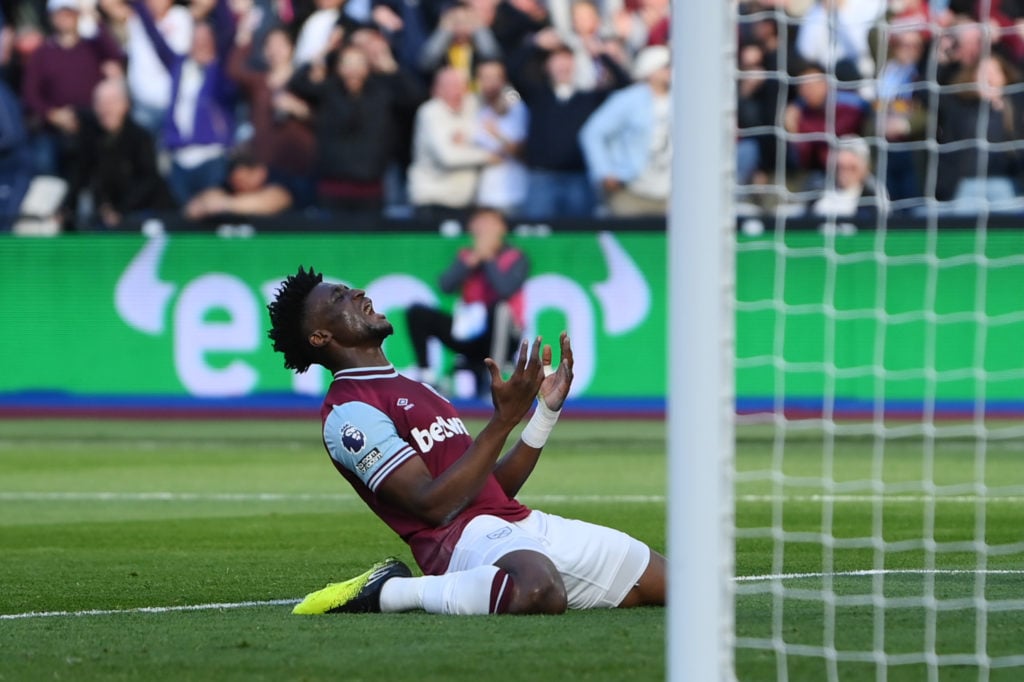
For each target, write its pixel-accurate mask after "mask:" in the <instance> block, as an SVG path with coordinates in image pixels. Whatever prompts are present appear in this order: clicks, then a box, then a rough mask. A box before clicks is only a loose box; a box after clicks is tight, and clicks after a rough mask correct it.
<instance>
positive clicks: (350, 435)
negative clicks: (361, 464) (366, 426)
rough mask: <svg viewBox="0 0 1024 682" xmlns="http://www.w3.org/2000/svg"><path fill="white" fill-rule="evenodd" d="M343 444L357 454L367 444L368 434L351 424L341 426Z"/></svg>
mask: <svg viewBox="0 0 1024 682" xmlns="http://www.w3.org/2000/svg"><path fill="white" fill-rule="evenodd" d="M341 444H342V445H344V446H345V449H346V450H348V451H349V452H351V453H352V454H353V455H357V454H359V453H360V451H362V449H363V447H364V446H365V445H366V436H364V435H363V432H362V431H360V430H359V429H357V428H356V427H354V426H352V425H351V424H345V425H344V426H343V427H341Z"/></svg>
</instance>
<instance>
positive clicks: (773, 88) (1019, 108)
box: [736, 0, 1024, 219]
mask: <svg viewBox="0 0 1024 682" xmlns="http://www.w3.org/2000/svg"><path fill="white" fill-rule="evenodd" d="M1022 66H1024V2H1020V1H1019V0H888V2H886V0H750V1H746V2H742V3H741V21H740V37H739V45H738V61H737V68H738V76H739V77H738V78H737V81H736V82H737V97H738V125H739V129H740V130H739V135H738V138H737V176H738V177H737V179H738V182H739V184H740V194H741V195H742V197H743V198H744V199H745V200H746V201H748V202H749V204H748V207H747V208H748V210H754V211H756V210H759V209H762V210H763V209H764V208H771V209H772V210H775V211H777V212H779V211H782V212H789V213H793V212H800V211H805V212H810V213H811V214H816V215H834V216H839V217H857V218H862V219H870V218H871V217H874V216H877V215H879V214H880V213H884V214H890V213H901V214H904V215H925V214H926V213H927V212H930V213H931V214H933V215H943V214H963V215H969V214H977V213H979V212H981V211H990V212H1007V213H1017V214H1020V213H1024V201H1022V193H1021V188H1022V183H1021V180H1022V179H1024V99H1022V98H1024V93H1022V87H1024V86H1022V84H1021V67H1022ZM780 114H781V115H780ZM780 178H784V180H780ZM783 209H784V210H783Z"/></svg>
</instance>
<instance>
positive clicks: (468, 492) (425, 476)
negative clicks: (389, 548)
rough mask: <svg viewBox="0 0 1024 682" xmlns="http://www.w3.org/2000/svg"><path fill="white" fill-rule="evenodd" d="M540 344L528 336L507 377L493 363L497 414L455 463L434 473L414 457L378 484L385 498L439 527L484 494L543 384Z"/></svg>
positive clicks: (494, 396)
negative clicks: (528, 338)
mask: <svg viewBox="0 0 1024 682" xmlns="http://www.w3.org/2000/svg"><path fill="white" fill-rule="evenodd" d="M540 349H541V339H540V337H538V338H537V339H536V341H534V343H533V348H532V349H531V348H530V347H529V344H528V342H527V341H525V340H524V341H523V343H522V345H521V346H520V349H519V351H520V352H519V360H518V361H517V363H516V366H515V369H514V370H513V372H512V375H511V376H510V377H509V378H508V380H503V379H502V378H501V374H500V372H499V371H498V369H497V365H494V364H493V363H490V364H489V367H490V368H491V380H492V384H491V395H492V397H493V400H494V415H493V416H492V417H491V419H490V421H489V422H488V423H487V425H486V426H485V427H484V428H483V430H482V431H481V432H480V434H479V435H478V436H477V437H476V439H475V440H474V441H473V444H472V445H471V446H470V447H469V449H468V450H466V452H465V453H464V454H463V455H462V456H461V457H460V458H459V459H458V460H456V461H455V463H454V464H452V465H451V466H450V467H448V469H446V470H445V471H444V472H443V473H442V474H441V475H440V476H438V477H437V478H434V477H433V476H432V475H431V474H430V471H429V470H428V469H427V466H426V465H425V464H424V463H423V460H421V459H420V458H418V457H413V458H410V459H409V461H407V462H406V463H404V464H403V465H402V466H401V467H399V468H398V469H397V470H396V471H395V472H394V473H393V474H391V476H389V477H388V479H387V480H386V481H384V483H382V484H381V486H380V487H379V488H378V489H377V494H378V495H379V496H380V497H381V499H383V500H385V501H387V502H390V503H391V504H394V505H396V506H398V507H400V508H402V509H404V510H405V511H407V512H409V513H410V514H412V515H414V516H416V517H417V518H419V519H421V520H423V521H425V522H427V523H429V524H432V525H435V526H442V525H446V524H447V523H449V522H450V521H451V520H452V519H453V518H454V517H455V516H456V515H457V514H458V513H459V512H461V511H462V510H463V509H465V508H466V506H467V505H469V503H470V502H472V501H473V499H474V498H475V497H476V496H477V495H478V494H479V493H480V490H481V488H482V487H483V485H484V483H485V482H486V481H487V478H488V477H489V476H490V475H491V473H492V472H493V470H494V464H495V461H496V460H497V459H498V455H499V454H501V449H502V448H503V447H504V446H505V441H506V440H507V439H508V436H509V434H510V433H511V432H512V429H514V428H515V426H516V425H517V424H519V422H520V421H522V419H523V417H524V416H525V415H526V413H527V412H528V411H529V410H530V407H531V406H532V405H533V400H534V397H535V396H536V395H537V392H538V391H539V390H540V388H541V384H542V383H543V381H544V371H543V369H542V367H541V350H540ZM528 360H529V361H528Z"/></svg>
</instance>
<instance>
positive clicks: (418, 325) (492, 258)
mask: <svg viewBox="0 0 1024 682" xmlns="http://www.w3.org/2000/svg"><path fill="white" fill-rule="evenodd" d="M469 232H470V234H471V235H472V237H473V245H472V246H471V247H469V248H462V249H459V252H458V254H457V255H456V257H455V261H454V262H453V263H452V264H451V265H450V266H449V267H448V269H447V270H445V272H444V274H442V275H441V280H440V285H441V291H443V292H445V293H448V294H450V293H453V292H455V291H458V292H459V301H458V303H457V304H456V307H455V311H454V314H451V313H448V312H446V311H443V310H438V309H435V308H430V307H428V306H425V305H422V304H416V305H413V306H412V307H411V308H409V310H407V311H406V317H405V319H406V326H407V327H408V329H409V337H410V341H411V342H412V348H413V353H414V354H415V355H416V364H417V367H418V372H417V373H418V375H419V376H417V377H415V378H416V379H418V380H419V381H423V382H426V383H428V384H433V385H436V384H437V380H438V376H437V373H436V372H435V371H434V370H433V369H431V367H430V364H429V361H428V357H427V341H428V340H430V339H431V338H435V339H438V340H439V341H441V343H443V344H444V345H445V346H447V347H448V348H450V349H452V350H453V351H455V352H456V353H459V354H461V355H463V356H464V357H465V358H466V361H467V362H468V363H469V365H470V368H471V369H473V370H474V372H475V373H476V375H477V390H478V392H479V393H481V394H484V395H486V394H487V393H488V390H487V389H488V387H489V386H490V376H489V374H487V373H486V372H485V368H486V366H485V365H484V362H483V361H484V358H487V357H489V356H490V355H491V352H492V350H491V349H492V343H493V341H494V331H495V324H494V323H495V308H496V306H497V305H498V303H500V302H502V301H507V302H508V307H509V309H510V312H511V316H512V321H513V323H514V324H513V325H512V326H515V327H518V328H519V329H522V326H523V314H524V307H525V306H524V303H523V294H522V288H523V284H524V283H525V282H526V276H527V274H528V273H529V268H530V264H529V261H528V260H527V258H526V255H525V254H524V253H523V252H522V251H520V250H519V249H517V248H515V247H513V246H510V245H509V244H508V243H507V242H506V241H505V237H506V234H507V232H508V227H507V225H506V224H505V218H504V217H503V216H502V215H501V213H499V212H497V211H494V210H491V209H481V210H478V211H476V212H474V213H473V215H472V217H471V218H470V220H469ZM510 331H511V330H510ZM510 341H511V343H510V348H511V349H515V347H516V345H517V341H518V338H512V339H510ZM493 359H494V360H495V361H496V362H498V363H503V362H504V361H506V360H507V359H508V358H493Z"/></svg>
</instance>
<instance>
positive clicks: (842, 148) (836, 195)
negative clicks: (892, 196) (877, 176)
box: [808, 137, 887, 220]
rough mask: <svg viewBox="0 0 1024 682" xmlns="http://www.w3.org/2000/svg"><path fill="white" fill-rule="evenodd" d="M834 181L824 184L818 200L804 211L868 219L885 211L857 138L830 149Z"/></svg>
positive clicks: (867, 154) (865, 149) (863, 146)
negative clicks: (831, 150)
mask: <svg viewBox="0 0 1024 682" xmlns="http://www.w3.org/2000/svg"><path fill="white" fill-rule="evenodd" d="M832 154H833V155H834V160H833V163H834V164H835V182H834V183H830V184H828V185H827V186H826V187H825V189H824V191H823V192H822V196H821V198H820V199H818V200H817V201H815V202H814V203H812V204H811V205H810V206H809V207H808V209H809V211H810V212H811V213H812V214H814V215H818V216H824V217H832V218H854V219H858V220H871V219H874V218H876V217H877V216H878V213H879V211H881V212H884V211H885V210H886V204H887V201H886V198H885V196H884V193H883V194H881V195H880V194H879V193H878V191H877V188H876V184H875V180H874V178H873V177H872V176H871V152H870V150H869V149H868V145H867V143H866V142H865V141H864V140H863V139H862V138H859V137H846V138H842V139H840V140H839V145H838V147H837V148H836V149H834V150H833V152H832Z"/></svg>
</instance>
